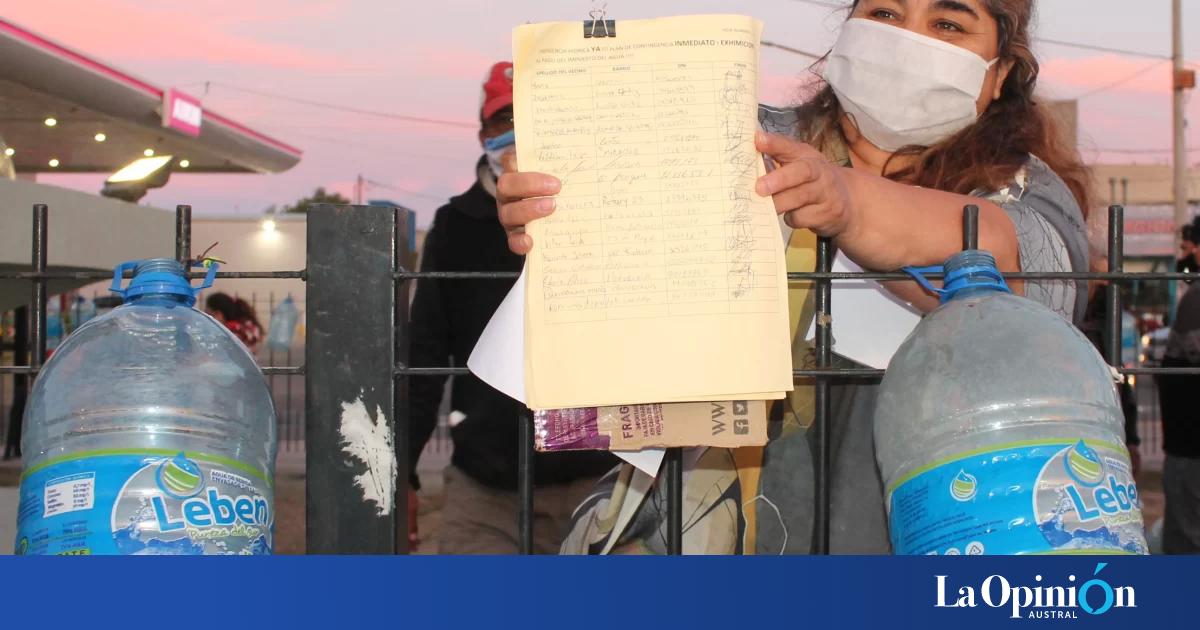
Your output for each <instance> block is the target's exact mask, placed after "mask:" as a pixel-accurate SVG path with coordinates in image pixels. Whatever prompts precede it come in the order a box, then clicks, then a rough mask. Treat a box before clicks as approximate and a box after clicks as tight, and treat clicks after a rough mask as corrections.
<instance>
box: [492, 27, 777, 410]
mask: <svg viewBox="0 0 1200 630" xmlns="http://www.w3.org/2000/svg"><path fill="white" fill-rule="evenodd" d="M617 31H618V33H619V35H618V36H617V37H615V38H597V39H585V38H584V37H583V28H582V25H581V23H580V22H577V21H576V22H561V23H548V24H531V25H525V26H521V27H518V28H517V29H515V31H514V34H513V48H514V62H515V66H516V68H515V76H514V88H515V93H514V112H515V124H516V136H517V138H518V142H517V161H518V164H519V166H520V169H521V170H522V171H539V172H545V173H550V174H553V175H555V176H557V177H559V179H561V180H562V182H563V189H562V192H561V193H560V194H559V195H558V205H557V210H556V211H555V213H554V214H553V215H551V216H550V217H547V218H546V219H542V220H539V221H535V222H534V223H532V224H530V225H529V227H528V230H529V233H530V235H531V236H532V237H533V240H534V243H535V246H534V250H533V253H532V254H531V255H530V256H529V257H528V259H527V262H526V265H527V267H526V272H527V277H528V284H527V291H526V304H525V306H526V308H525V325H526V335H525V344H526V346H525V349H526V352H525V356H526V361H525V386H526V393H527V403H528V404H529V406H530V407H531V408H534V409H548V408H561V407H583V406H598V405H617V404H638V403H656V402H673V401H685V400H729V399H772V398H780V397H782V396H783V392H785V391H790V390H791V389H792V377H791V349H790V348H791V342H790V339H789V336H788V313H787V303H788V302H787V281H786V269H785V261H784V255H783V245H782V243H781V242H780V239H779V227H778V222H777V218H776V215H775V210H774V206H773V205H772V203H771V200H770V199H769V198H766V197H760V196H758V195H757V194H756V193H755V192H754V184H755V180H756V179H757V177H758V176H759V175H760V174H761V173H762V172H763V166H762V157H761V156H760V155H759V154H758V153H757V152H756V151H755V148H754V132H755V130H756V129H757V127H758V120H757V110H758V98H757V92H758V90H757V86H758V75H757V68H758V46H759V38H760V35H761V32H762V25H761V23H759V22H758V21H757V20H754V19H752V18H748V17H743V16H730V15H721V16H715V15H714V16H688V17H672V18H661V19H654V20H629V21H619V22H618V24H617ZM748 392H749V393H748Z"/></svg>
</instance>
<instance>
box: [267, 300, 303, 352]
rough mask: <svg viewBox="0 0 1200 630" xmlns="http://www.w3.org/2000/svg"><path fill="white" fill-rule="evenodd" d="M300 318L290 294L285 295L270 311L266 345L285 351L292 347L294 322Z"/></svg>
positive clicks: (276, 350)
mask: <svg viewBox="0 0 1200 630" xmlns="http://www.w3.org/2000/svg"><path fill="white" fill-rule="evenodd" d="M299 320H300V310H299V309H297V308H296V302H295V300H293V299H292V296H290V295H289V296H287V298H285V299H284V300H283V301H282V302H280V303H279V306H276V307H275V312H274V313H271V329H270V330H268V331H267V347H268V348H270V349H271V350H273V351H275V352H287V351H288V349H290V348H291V347H292V339H293V338H294V337H295V336H296V323H297V322H298V321H299Z"/></svg>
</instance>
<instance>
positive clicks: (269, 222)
mask: <svg viewBox="0 0 1200 630" xmlns="http://www.w3.org/2000/svg"><path fill="white" fill-rule="evenodd" d="M262 229H263V231H264V232H274V231H275V219H272V218H269V217H268V218H266V219H263V220H262Z"/></svg>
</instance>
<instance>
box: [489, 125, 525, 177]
mask: <svg viewBox="0 0 1200 630" xmlns="http://www.w3.org/2000/svg"><path fill="white" fill-rule="evenodd" d="M516 144H517V135H516V134H515V133H513V131H512V130H509V131H508V132H507V133H504V134H501V135H499V136H496V137H495V138H488V139H487V140H484V141H483V152H484V153H485V154H486V155H487V161H488V166H489V167H490V168H491V169H492V174H493V175H495V176H496V177H500V175H501V174H502V173H504V166H502V165H501V159H502V158H503V157H504V154H505V153H508V152H509V151H511V150H512V148H513V147H514V146H516Z"/></svg>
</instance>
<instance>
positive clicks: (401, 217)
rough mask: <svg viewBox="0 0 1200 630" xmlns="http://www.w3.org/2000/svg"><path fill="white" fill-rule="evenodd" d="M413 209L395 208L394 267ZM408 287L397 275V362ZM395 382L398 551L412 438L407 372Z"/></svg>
mask: <svg viewBox="0 0 1200 630" xmlns="http://www.w3.org/2000/svg"><path fill="white" fill-rule="evenodd" d="M409 212H411V210H404V209H402V208H394V209H393V217H392V229H393V230H394V236H393V238H392V247H393V249H392V264H393V268H392V269H393V271H398V270H400V269H402V268H403V267H404V264H405V261H407V260H408V258H409V251H408V237H409V234H408V213H409ZM408 287H409V284H408V282H407V281H405V280H403V279H401V278H395V279H394V280H393V281H392V330H393V331H394V332H393V333H392V352H393V354H394V355H395V361H394V363H393V365H394V364H395V363H399V362H407V361H408V348H409V342H410V340H409V333H410V329H409V326H408V295H409V292H408ZM395 376H396V378H395V380H394V382H393V383H392V408H393V409H394V410H395V412H394V416H393V417H394V418H395V422H394V423H393V427H394V429H395V432H394V438H393V442H394V443H395V445H396V478H397V479H398V480H399V481H397V483H396V498H395V504H396V520H397V522H396V553H408V552H409V548H408V541H409V536H410V535H412V533H413V532H410V531H409V523H408V442H409V428H408V427H409V419H408V412H409V405H408V376H407V375H404V374H397V375H395Z"/></svg>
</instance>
